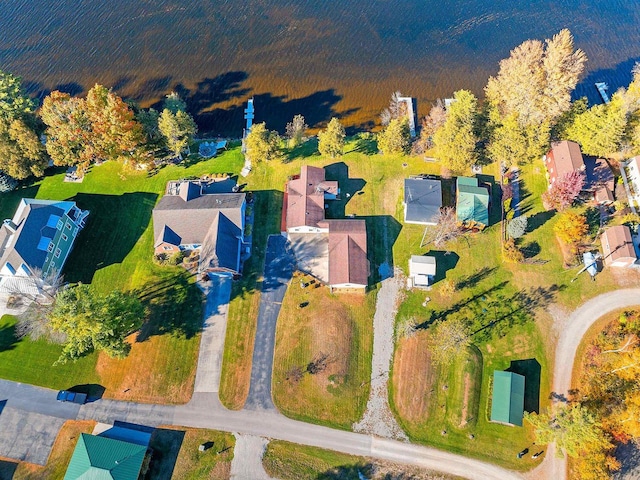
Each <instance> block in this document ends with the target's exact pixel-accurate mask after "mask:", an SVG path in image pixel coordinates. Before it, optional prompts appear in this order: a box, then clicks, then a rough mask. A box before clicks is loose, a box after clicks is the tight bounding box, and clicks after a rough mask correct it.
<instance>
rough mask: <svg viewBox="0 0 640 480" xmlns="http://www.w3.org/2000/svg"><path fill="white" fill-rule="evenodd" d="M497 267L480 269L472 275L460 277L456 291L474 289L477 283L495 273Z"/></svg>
mask: <svg viewBox="0 0 640 480" xmlns="http://www.w3.org/2000/svg"><path fill="white" fill-rule="evenodd" d="M497 269H498V267H491V268H489V267H482V268H481V269H480V270H478V271H476V272H475V273H472V274H471V275H467V276H466V277H462V278H461V279H460V280H459V281H458V283H457V284H456V289H458V290H464V289H465V288H474V287H475V286H476V285H478V283H480V282H481V281H482V280H484V279H485V278H487V277H488V276H489V275H491V274H492V273H493V272H495V271H496V270H497Z"/></svg>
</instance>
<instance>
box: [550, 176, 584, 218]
mask: <svg viewBox="0 0 640 480" xmlns="http://www.w3.org/2000/svg"><path fill="white" fill-rule="evenodd" d="M584 183H585V175H584V173H582V172H577V171H573V172H569V173H565V174H564V175H563V176H562V177H560V178H558V179H557V180H556V181H555V182H553V183H552V184H551V188H549V189H548V190H547V191H546V192H544V193H543V194H542V203H543V205H544V208H545V209H547V210H558V211H559V212H561V211H563V210H566V209H567V208H569V207H570V206H571V205H572V204H573V202H574V201H575V199H576V198H578V195H580V192H581V191H582V189H583V188H584Z"/></svg>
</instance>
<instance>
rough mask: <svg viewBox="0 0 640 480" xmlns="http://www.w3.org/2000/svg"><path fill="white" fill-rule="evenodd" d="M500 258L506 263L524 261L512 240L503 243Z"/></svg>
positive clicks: (522, 255)
mask: <svg viewBox="0 0 640 480" xmlns="http://www.w3.org/2000/svg"><path fill="white" fill-rule="evenodd" d="M502 256H503V257H504V259H505V260H506V261H507V262H513V263H521V262H523V261H524V254H523V253H522V251H520V249H519V248H518V246H517V245H516V242H514V241H513V239H512V238H510V239H509V240H507V241H506V242H504V246H503V248H502Z"/></svg>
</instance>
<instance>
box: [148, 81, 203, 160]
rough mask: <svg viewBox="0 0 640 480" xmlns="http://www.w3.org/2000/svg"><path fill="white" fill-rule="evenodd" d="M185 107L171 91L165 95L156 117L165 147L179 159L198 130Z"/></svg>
mask: <svg viewBox="0 0 640 480" xmlns="http://www.w3.org/2000/svg"><path fill="white" fill-rule="evenodd" d="M186 107H187V106H186V104H185V103H184V102H183V101H182V99H181V98H180V96H179V95H178V94H177V93H176V92H172V93H170V94H169V95H167V98H166V99H165V102H164V109H163V110H162V113H161V114H160V118H159V119H158V130H159V131H160V133H161V134H162V136H163V137H164V139H165V142H166V144H167V148H169V150H171V151H172V152H173V154H174V155H175V156H176V157H178V158H180V159H182V152H184V151H185V150H186V149H187V148H188V147H189V144H190V143H191V142H192V140H193V136H194V135H195V134H196V132H197V131H198V127H197V125H196V122H195V121H194V120H193V117H192V116H191V115H189V114H188V113H187V111H186Z"/></svg>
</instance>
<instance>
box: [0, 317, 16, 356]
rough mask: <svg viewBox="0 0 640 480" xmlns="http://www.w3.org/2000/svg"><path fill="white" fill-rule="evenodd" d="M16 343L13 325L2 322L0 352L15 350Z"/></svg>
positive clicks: (0, 326)
mask: <svg viewBox="0 0 640 480" xmlns="http://www.w3.org/2000/svg"><path fill="white" fill-rule="evenodd" d="M18 341H19V340H18V339H17V338H16V325H15V323H11V324H8V323H6V322H4V321H2V325H0V352H7V351H9V350H13V349H14V348H16V345H17V344H18Z"/></svg>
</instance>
